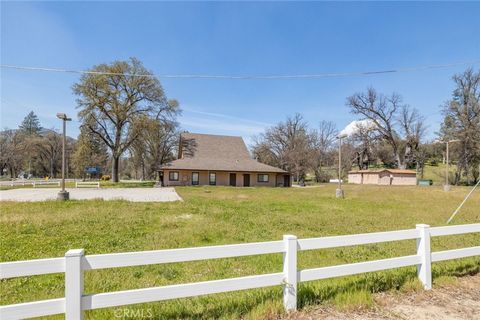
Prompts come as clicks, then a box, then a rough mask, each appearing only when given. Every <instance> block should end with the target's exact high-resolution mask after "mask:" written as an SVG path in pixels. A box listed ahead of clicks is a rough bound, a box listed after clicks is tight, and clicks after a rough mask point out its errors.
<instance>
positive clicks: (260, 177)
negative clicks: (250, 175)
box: [257, 173, 268, 182]
mask: <svg viewBox="0 0 480 320" xmlns="http://www.w3.org/2000/svg"><path fill="white" fill-rule="evenodd" d="M257 181H258V182H268V174H265V173H262V174H258V175H257Z"/></svg>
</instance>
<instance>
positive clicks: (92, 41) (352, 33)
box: [1, 2, 480, 139]
mask: <svg viewBox="0 0 480 320" xmlns="http://www.w3.org/2000/svg"><path fill="white" fill-rule="evenodd" d="M479 14H480V3H474V2H470V3H458V2H452V3H445V2H440V3H412V2H406V3H393V2H385V3H377V2H368V3H345V2H341V3H311V2H310V3H294V2H289V3H285V2H278V3H273V2H266V3H256V2H246V3H231V2H228V3H218V2H209V3H170V2H169V3H156V2H143V3H141V2H139V3H129V2H101V3H95V2H85V3H76V2H75V3H71V2H43V3H38V2H37V3H7V2H2V3H1V63H2V64H12V65H24V66H42V67H58V68H68V69H79V70H83V69H88V68H90V67H91V66H93V65H94V64H98V63H103V62H111V61H114V60H121V59H127V58H128V57H137V58H139V59H140V60H142V61H143V62H144V64H145V66H146V67H147V68H148V69H150V70H152V71H153V72H155V73H157V74H231V75H263V74H306V73H327V72H357V71H370V70H384V69H391V68H404V67H412V66H422V65H434V64H443V63H451V62H459V61H471V60H480V19H479ZM474 67H475V68H479V67H480V65H478V64H477V65H474ZM465 68H466V67H453V68H449V69H442V70H428V71H420V72H409V73H396V74H387V75H374V76H367V77H359V76H357V77H347V78H324V79H313V80H312V79H302V80H299V79H296V80H252V81H243V80H193V79H190V80H186V79H182V80H180V79H160V80H161V82H162V84H163V86H164V88H165V91H166V93H167V95H168V97H169V98H175V99H177V100H179V101H180V104H181V106H182V108H183V109H184V112H183V115H182V117H181V118H180V122H181V124H182V126H183V128H185V129H187V130H189V131H191V132H203V133H219V134H230V135H241V136H243V137H245V138H247V139H248V138H249V137H250V136H252V135H254V134H258V133H260V132H262V131H263V129H264V128H265V126H267V125H269V124H273V123H276V122H278V121H281V120H284V119H285V117H286V116H287V115H291V114H293V113H295V112H300V113H302V114H303V115H304V116H305V118H306V119H307V120H308V122H309V123H310V124H311V125H312V126H315V125H316V124H317V123H318V122H319V121H321V120H331V121H334V122H335V123H336V124H337V126H338V127H339V128H340V129H341V128H343V127H344V126H345V125H347V124H348V123H349V122H350V121H352V120H355V116H354V115H352V114H350V113H349V110H348V109H347V107H345V99H346V97H347V96H349V95H351V94H353V93H355V92H358V91H362V90H365V89H366V88H367V87H369V86H373V87H375V88H376V89H378V90H379V91H381V92H385V93H391V92H392V91H396V92H398V93H400V94H402V95H403V97H404V101H405V102H406V103H408V104H410V105H411V106H413V107H416V108H418V109H419V110H421V112H422V113H423V114H424V115H425V116H426V117H427V124H428V125H429V132H430V136H433V132H434V131H435V130H437V128H438V124H439V122H440V121H441V114H440V113H439V105H440V104H442V103H443V102H444V101H445V100H447V99H448V98H449V97H450V95H451V91H452V88H453V83H452V81H451V76H452V75H453V74H454V73H456V72H460V71H462V70H464V69H465ZM1 72H2V73H1V126H2V128H4V127H10V128H12V127H16V126H17V125H18V123H19V122H20V121H21V120H22V118H23V117H24V116H25V114H26V113H27V112H28V111H30V110H33V111H34V112H35V113H37V114H38V115H39V117H40V120H41V122H42V124H43V125H44V126H45V127H56V128H59V127H60V124H59V122H58V120H56V119H55V113H56V112H58V111H65V112H66V113H67V114H71V115H73V116H75V117H76V113H77V111H78V110H76V109H75V97H74V95H73V94H72V91H71V86H72V84H73V83H74V82H76V81H77V80H78V75H74V74H59V73H39V72H28V71H15V70H6V69H2V70H1ZM76 134H78V122H73V123H72V126H71V127H70V135H72V136H76Z"/></svg>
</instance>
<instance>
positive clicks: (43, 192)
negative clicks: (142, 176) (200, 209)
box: [0, 188, 182, 202]
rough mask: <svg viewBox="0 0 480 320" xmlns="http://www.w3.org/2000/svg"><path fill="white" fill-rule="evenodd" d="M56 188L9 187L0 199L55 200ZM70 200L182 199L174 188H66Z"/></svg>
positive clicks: (161, 200) (0, 193)
mask: <svg viewBox="0 0 480 320" xmlns="http://www.w3.org/2000/svg"><path fill="white" fill-rule="evenodd" d="M58 191H60V189H58V188H45V189H11V190H2V191H0V201H21V202H25V201H45V200H55V199H56V198H57V193H58ZM68 191H69V192H70V199H72V200H91V199H103V200H127V201H133V202H168V201H179V200H182V198H180V196H179V195H178V194H177V192H176V191H175V189H174V188H109V189H93V188H92V189H68Z"/></svg>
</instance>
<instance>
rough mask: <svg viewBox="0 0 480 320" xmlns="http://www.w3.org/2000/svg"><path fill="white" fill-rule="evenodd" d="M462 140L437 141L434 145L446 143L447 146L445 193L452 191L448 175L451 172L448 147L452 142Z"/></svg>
mask: <svg viewBox="0 0 480 320" xmlns="http://www.w3.org/2000/svg"><path fill="white" fill-rule="evenodd" d="M459 141H460V140H459V139H453V140H436V141H435V142H434V143H445V145H446V148H447V150H446V152H445V154H446V155H445V157H446V166H445V184H444V186H443V191H445V192H448V191H450V183H449V182H448V173H449V172H450V170H449V160H448V159H449V153H450V151H449V148H448V145H449V144H450V143H451V142H459Z"/></svg>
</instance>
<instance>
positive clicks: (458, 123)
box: [440, 69, 480, 184]
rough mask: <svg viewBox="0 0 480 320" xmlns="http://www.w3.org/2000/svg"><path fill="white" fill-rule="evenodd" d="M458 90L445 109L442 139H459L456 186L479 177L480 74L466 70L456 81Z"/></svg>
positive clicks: (476, 179)
mask: <svg viewBox="0 0 480 320" xmlns="http://www.w3.org/2000/svg"><path fill="white" fill-rule="evenodd" d="M453 81H454V82H455V84H456V88H455V90H454V91H453V94H452V99H451V100H449V101H447V102H446V103H445V104H444V105H443V106H442V109H443V113H444V116H445V118H444V122H443V124H442V127H441V129H440V137H441V138H442V139H448V140H450V139H458V140H460V142H459V149H458V165H457V172H456V175H455V183H458V182H459V181H460V178H461V177H462V176H464V177H465V178H466V180H467V183H469V184H470V183H472V182H474V183H475V182H476V181H478V179H479V175H480V168H479V166H480V70H479V71H477V72H474V70H473V69H467V70H466V71H465V72H463V73H462V74H457V75H455V76H454V77H453Z"/></svg>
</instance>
